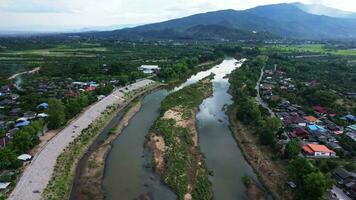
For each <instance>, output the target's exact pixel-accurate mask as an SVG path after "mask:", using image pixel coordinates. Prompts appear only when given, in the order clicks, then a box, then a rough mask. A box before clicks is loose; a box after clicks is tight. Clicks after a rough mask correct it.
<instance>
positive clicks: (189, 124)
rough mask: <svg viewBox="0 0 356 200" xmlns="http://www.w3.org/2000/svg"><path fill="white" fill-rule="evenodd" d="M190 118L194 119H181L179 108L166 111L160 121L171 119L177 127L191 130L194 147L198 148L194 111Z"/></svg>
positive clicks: (181, 113)
mask: <svg viewBox="0 0 356 200" xmlns="http://www.w3.org/2000/svg"><path fill="white" fill-rule="evenodd" d="M191 112H192V113H191V116H194V117H189V118H184V117H183V112H182V109H181V108H179V107H175V108H173V109H169V110H167V111H166V112H165V113H164V115H163V117H162V119H173V120H174V121H175V122H176V125H177V126H181V127H184V128H189V129H190V130H191V133H192V134H193V138H192V139H193V142H194V146H198V133H197V130H196V128H195V114H196V110H192V111H191Z"/></svg>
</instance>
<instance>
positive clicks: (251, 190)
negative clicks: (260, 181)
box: [247, 183, 266, 200]
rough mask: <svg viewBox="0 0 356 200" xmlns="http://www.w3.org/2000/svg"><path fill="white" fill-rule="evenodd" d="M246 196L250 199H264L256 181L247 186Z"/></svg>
mask: <svg viewBox="0 0 356 200" xmlns="http://www.w3.org/2000/svg"><path fill="white" fill-rule="evenodd" d="M247 196H248V199H250V200H266V198H265V197H264V195H263V191H262V190H261V189H260V188H259V187H258V186H257V185H256V183H252V184H250V185H248V186H247Z"/></svg>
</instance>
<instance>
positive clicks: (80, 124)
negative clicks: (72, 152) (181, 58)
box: [9, 79, 154, 200]
mask: <svg viewBox="0 0 356 200" xmlns="http://www.w3.org/2000/svg"><path fill="white" fill-rule="evenodd" d="M152 83H154V82H153V81H151V80H148V79H145V80H141V81H139V82H136V83H134V84H131V85H129V86H126V87H125V88H119V89H116V90H115V91H114V92H113V93H112V94H110V95H109V96H107V97H105V98H104V99H102V100H101V101H99V102H97V103H95V104H94V105H92V106H90V107H89V108H88V109H87V110H86V111H85V112H84V113H83V114H81V115H80V116H79V117H78V118H76V119H75V120H73V121H72V122H71V123H70V124H69V125H68V126H67V127H66V128H64V129H63V130H62V131H60V132H59V133H58V134H57V135H56V136H55V137H54V138H52V139H51V140H50V141H49V142H48V143H47V144H46V145H45V146H43V147H42V149H41V150H40V151H38V153H37V154H36V155H35V156H34V158H33V160H32V161H31V163H30V164H29V165H28V166H27V167H26V169H25V171H24V172H23V174H22V176H21V178H20V180H19V182H18V184H17V185H16V187H15V189H14V190H13V191H12V193H11V194H10V197H9V199H10V200H39V199H41V195H42V192H43V190H44V189H45V188H46V186H47V184H48V182H49V180H50V179H51V176H52V172H53V169H54V166H55V164H56V160H57V157H58V156H59V155H60V154H61V153H62V151H63V150H64V149H65V148H66V147H67V146H68V144H69V143H70V142H72V141H73V140H74V139H75V138H76V137H78V136H79V135H80V133H81V131H82V130H83V129H84V128H86V127H88V125H90V124H91V123H92V122H93V121H94V120H95V119H97V118H98V117H99V116H100V115H101V113H102V112H103V111H104V110H105V109H106V108H107V107H108V106H110V105H113V104H115V103H123V102H124V92H121V91H126V92H128V91H133V90H135V89H139V88H142V87H145V86H148V85H149V84H152Z"/></svg>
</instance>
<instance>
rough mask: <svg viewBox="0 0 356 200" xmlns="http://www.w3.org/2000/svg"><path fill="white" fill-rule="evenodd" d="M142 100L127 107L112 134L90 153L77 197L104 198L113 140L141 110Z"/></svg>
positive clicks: (80, 178)
mask: <svg viewBox="0 0 356 200" xmlns="http://www.w3.org/2000/svg"><path fill="white" fill-rule="evenodd" d="M140 108H141V102H140V101H138V102H134V103H133V105H131V106H130V105H129V107H127V108H126V109H127V111H126V113H125V114H124V117H123V118H122V120H121V121H120V123H119V124H118V125H117V126H116V128H115V129H114V130H111V131H110V133H109V134H110V135H109V136H108V138H107V139H106V140H105V141H104V143H102V144H100V145H99V146H98V147H97V148H96V149H95V150H94V151H93V152H91V153H90V156H89V157H88V159H87V161H86V162H85V164H84V166H83V168H82V169H81V170H82V171H81V174H80V177H79V180H78V182H77V185H78V186H77V191H76V193H77V194H76V199H78V200H81V199H88V200H90V199H97V200H100V199H104V192H103V190H102V187H100V186H101V184H102V180H103V176H104V169H105V161H106V157H107V155H108V152H109V151H110V149H111V146H112V142H113V141H114V140H115V139H116V138H117V137H118V136H119V135H120V134H121V132H122V130H123V129H124V128H125V127H126V126H127V125H128V122H129V120H130V119H131V118H132V117H133V116H134V115H135V114H136V113H137V112H138V111H139V110H140Z"/></svg>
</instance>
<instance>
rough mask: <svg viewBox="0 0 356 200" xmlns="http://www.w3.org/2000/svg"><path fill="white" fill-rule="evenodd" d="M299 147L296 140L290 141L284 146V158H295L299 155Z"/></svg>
mask: <svg viewBox="0 0 356 200" xmlns="http://www.w3.org/2000/svg"><path fill="white" fill-rule="evenodd" d="M300 150H301V147H300V144H299V140H298V139H292V140H291V141H289V142H288V144H287V145H286V152H285V156H286V158H295V157H297V156H298V154H299V153H300Z"/></svg>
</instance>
